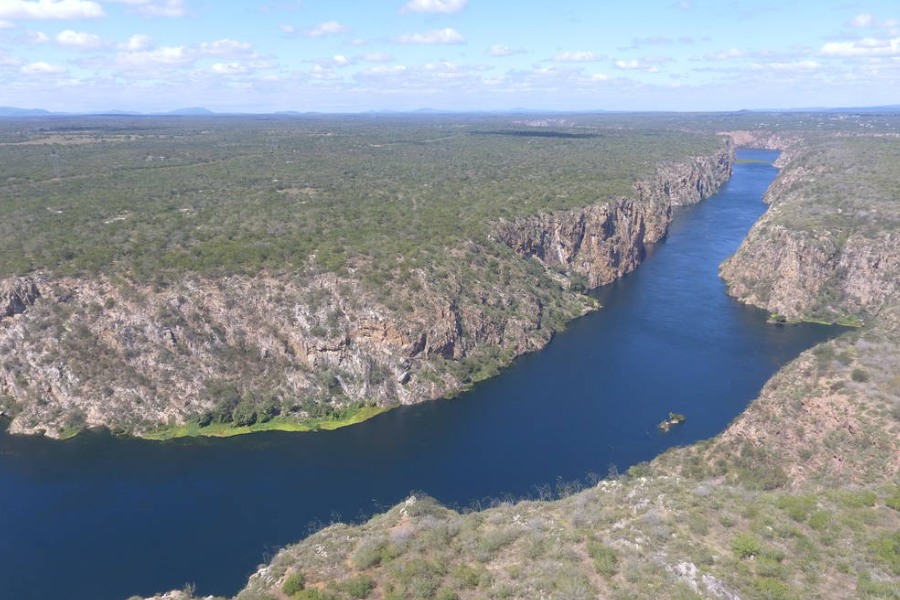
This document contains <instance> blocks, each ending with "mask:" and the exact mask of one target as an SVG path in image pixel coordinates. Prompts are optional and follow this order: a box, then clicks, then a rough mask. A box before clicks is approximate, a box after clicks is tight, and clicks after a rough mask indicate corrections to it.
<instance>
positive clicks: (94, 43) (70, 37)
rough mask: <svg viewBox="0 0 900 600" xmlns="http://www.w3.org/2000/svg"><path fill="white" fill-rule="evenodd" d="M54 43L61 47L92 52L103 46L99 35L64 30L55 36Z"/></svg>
mask: <svg viewBox="0 0 900 600" xmlns="http://www.w3.org/2000/svg"><path fill="white" fill-rule="evenodd" d="M56 41H57V43H59V45H61V46H68V47H70V48H76V49H78V50H93V49H94V48H99V47H100V46H102V45H103V42H102V41H101V40H100V36H99V35H95V34H93V33H85V32H83V31H73V30H71V29H66V30H64V31H60V32H59V33H58V34H56Z"/></svg>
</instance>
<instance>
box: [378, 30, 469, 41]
mask: <svg viewBox="0 0 900 600" xmlns="http://www.w3.org/2000/svg"><path fill="white" fill-rule="evenodd" d="M394 41H395V42H396V43H398V44H463V43H465V39H464V38H463V36H462V35H460V33H459V32H458V31H456V30H455V29H453V28H452V27H445V28H443V29H435V30H432V31H426V32H425V33H410V34H406V35H401V36H399V37H396V38H394Z"/></svg>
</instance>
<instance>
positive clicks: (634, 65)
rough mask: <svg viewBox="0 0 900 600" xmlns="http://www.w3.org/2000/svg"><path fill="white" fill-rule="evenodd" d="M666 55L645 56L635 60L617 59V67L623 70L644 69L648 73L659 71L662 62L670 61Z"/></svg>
mask: <svg viewBox="0 0 900 600" xmlns="http://www.w3.org/2000/svg"><path fill="white" fill-rule="evenodd" d="M670 61H671V59H670V58H668V57H665V56H643V57H641V58H640V59H634V60H617V61H616V62H615V67H616V68H617V69H619V70H622V71H644V72H646V73H658V72H659V67H660V65H662V64H665V63H667V62H670Z"/></svg>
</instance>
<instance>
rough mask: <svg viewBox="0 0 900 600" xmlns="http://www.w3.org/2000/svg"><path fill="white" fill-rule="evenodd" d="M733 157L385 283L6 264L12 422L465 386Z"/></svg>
mask: <svg viewBox="0 0 900 600" xmlns="http://www.w3.org/2000/svg"><path fill="white" fill-rule="evenodd" d="M732 162H733V149H732V147H731V145H730V144H725V145H724V146H723V148H722V149H721V151H719V152H718V153H716V154H715V155H714V156H708V157H700V158H695V159H692V160H690V161H689V162H687V163H684V164H667V165H663V166H661V167H660V168H659V169H658V171H657V174H656V177H655V178H654V179H653V180H652V181H643V182H638V183H636V184H635V188H634V189H635V195H634V197H633V198H618V199H614V200H612V201H609V202H606V203H602V204H598V205H596V206H591V207H586V208H583V209H578V210H571V211H563V212H559V213H553V214H542V215H538V216H535V217H532V218H529V219H522V220H519V221H516V222H514V223H508V222H506V223H498V224H497V226H496V228H495V233H496V240H498V241H501V242H503V243H504V244H506V245H508V246H509V247H511V248H513V249H514V250H515V252H516V253H517V254H518V255H519V258H516V257H515V256H510V255H509V252H508V250H507V251H506V252H505V254H504V253H503V252H500V251H498V250H497V249H493V250H492V249H489V248H484V247H479V246H478V245H477V244H475V243H472V242H469V243H467V244H464V245H463V246H462V247H459V248H455V249H451V250H449V252H451V253H453V254H454V256H455V257H457V258H458V260H456V261H454V262H455V264H456V265H457V266H456V268H455V270H453V271H450V272H442V273H439V274H435V273H428V272H425V270H417V271H415V272H410V273H408V277H407V280H406V283H405V284H404V285H402V286H395V287H393V288H391V289H389V290H388V293H385V290H380V291H377V290H374V289H372V288H371V286H368V285H366V284H365V283H363V282H362V281H360V280H357V279H354V278H353V277H352V274H351V275H350V276H344V277H339V276H337V275H335V274H328V273H326V274H315V273H308V274H292V275H284V274H281V275H275V274H267V273H262V274H260V275H258V276H254V277H242V276H231V277H223V278H219V279H213V278H209V277H206V278H204V277H201V276H196V275H187V276H184V277H182V278H180V279H179V280H177V281H169V282H165V283H157V284H147V283H141V282H135V281H130V280H126V279H122V278H118V279H112V278H108V277H96V278H91V279H86V278H73V277H54V276H53V275H51V274H47V275H42V276H35V277H24V278H15V279H8V280H6V281H0V311H2V312H0V355H2V357H3V360H2V363H0V411H2V412H4V413H5V414H6V415H7V416H8V417H11V419H12V421H11V425H10V430H11V431H12V432H15V433H44V434H46V435H49V436H54V437H59V436H63V435H66V434H68V433H71V432H73V431H77V430H79V429H82V428H84V427H91V426H105V427H109V428H111V429H113V430H114V431H121V432H127V433H131V434H134V435H144V434H146V433H147V432H152V431H153V430H155V429H158V428H159V427H161V426H169V427H173V426H177V425H181V424H183V423H186V422H190V421H197V420H201V421H202V420H204V419H215V418H217V417H220V416H221V414H222V411H229V414H232V413H231V411H234V412H233V414H235V415H237V414H238V413H240V415H241V417H240V418H241V420H242V421H245V422H246V421H250V422H252V421H254V420H256V419H258V418H262V417H263V414H264V411H265V414H266V416H269V417H270V416H272V415H280V416H282V417H287V418H290V419H304V418H327V417H329V416H330V415H333V414H334V413H335V411H339V410H341V409H342V408H344V407H347V406H359V405H362V404H377V405H379V406H391V405H397V404H410V403H416V402H422V401H425V400H430V399H434V398H437V397H441V396H446V395H449V394H453V393H456V392H458V391H459V390H461V389H464V388H465V387H466V386H467V385H469V384H471V382H473V381H477V380H478V379H483V378H485V377H488V376H491V375H493V374H494V373H496V370H497V368H498V367H500V366H502V365H504V364H508V363H509V362H510V361H511V360H512V359H513V358H514V357H515V356H517V355H520V354H523V353H525V352H530V351H534V350H537V349H539V348H541V347H543V346H544V345H545V344H546V343H547V342H548V341H549V340H550V338H551V337H552V335H553V333H554V331H555V330H556V329H557V328H558V327H560V326H562V324H563V323H565V322H566V321H567V320H570V319H572V318H574V317H576V316H578V315H581V314H584V313H585V312H587V311H589V310H592V309H593V308H594V307H595V306H594V301H593V300H591V299H590V298H588V297H587V296H584V295H582V294H580V293H578V292H577V291H576V290H575V289H574V288H573V289H570V288H572V285H571V284H572V282H573V280H577V281H578V282H579V283H581V284H582V287H583V286H584V285H585V282H586V285H587V286H588V287H594V286H597V285H600V284H603V283H607V282H609V281H611V280H612V279H614V278H616V277H618V276H621V275H622V274H624V273H626V272H628V271H630V270H632V269H634V268H635V267H636V266H637V265H638V264H639V263H640V261H641V259H642V258H643V257H644V254H645V247H646V245H647V244H649V243H652V242H655V241H658V240H660V239H661V238H662V237H663V236H665V233H666V231H667V227H668V223H669V220H670V219H671V210H672V207H673V206H678V205H681V204H687V203H690V202H696V201H699V200H701V199H702V198H705V197H706V196H709V195H710V194H712V193H714V192H715V191H716V190H717V189H718V187H719V186H720V185H721V184H722V183H724V182H725V181H726V180H727V179H728V177H729V176H730V174H731V166H732ZM485 255H490V257H491V259H492V260H486V259H485ZM503 256H506V258H505V259H503V261H502V262H500V263H499V264H498V263H497V259H496V257H501V258H502V257H503ZM521 257H527V258H529V259H532V260H537V261H540V264H541V265H542V268H541V267H539V268H537V269H536V268H534V265H535V263H534V262H532V260H521ZM575 287H578V286H575Z"/></svg>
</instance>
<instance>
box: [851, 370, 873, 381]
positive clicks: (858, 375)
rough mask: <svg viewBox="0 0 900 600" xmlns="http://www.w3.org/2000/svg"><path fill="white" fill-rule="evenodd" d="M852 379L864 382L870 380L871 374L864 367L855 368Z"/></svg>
mask: <svg viewBox="0 0 900 600" xmlns="http://www.w3.org/2000/svg"><path fill="white" fill-rule="evenodd" d="M850 379H852V380H853V381H857V382H859V383H864V382H866V381H868V380H869V374H868V373H866V372H865V371H863V370H862V369H853V372H851V373H850Z"/></svg>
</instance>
